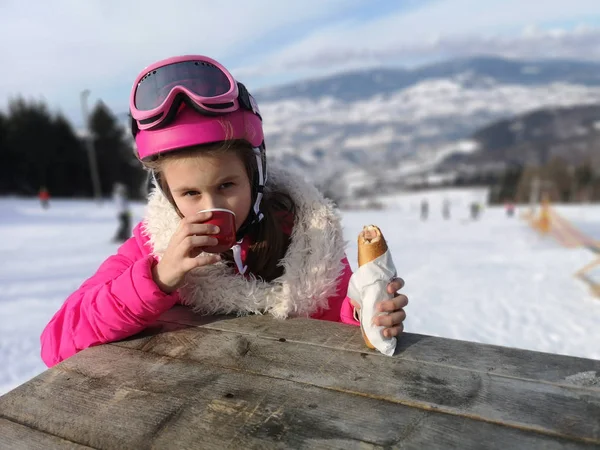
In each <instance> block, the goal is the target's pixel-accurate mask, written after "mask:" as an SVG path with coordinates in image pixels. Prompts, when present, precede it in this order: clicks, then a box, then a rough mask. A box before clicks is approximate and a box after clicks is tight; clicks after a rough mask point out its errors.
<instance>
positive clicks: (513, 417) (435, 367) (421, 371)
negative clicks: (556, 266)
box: [113, 327, 600, 444]
mask: <svg viewBox="0 0 600 450" xmlns="http://www.w3.org/2000/svg"><path fill="white" fill-rule="evenodd" d="M113 345H124V346H126V347H128V348H138V349H139V350H141V351H145V352H152V353H155V354H157V355H163V356H169V357H173V358H180V359H182V360H190V361H197V362H199V363H202V364H203V365H206V364H208V365H211V366H216V367H225V368H229V369H234V370H241V371H245V372H248V373H252V374H260V375H263V376H268V377H271V378H276V379H284V380H293V381H295V382H299V383H303V384H307V385H311V386H319V387H323V388H326V389H330V390H335V391H340V392H347V393H353V394H355V395H362V396H366V397H371V398H377V399H380V400H384V401H388V402H395V403H401V404H405V405H408V406H413V407H417V408H421V409H423V410H436V411H440V412H445V413H447V414H452V415H459V416H464V417H470V418H473V419H476V420H482V421H487V422H493V423H498V424H503V425H506V426H510V427H514V428H522V429H529V430H532V431H537V432H541V433H546V434H548V435H552V436H562V437H566V438H571V439H575V440H582V441H586V442H593V443H597V444H600V390H598V389H595V388H590V387H583V386H575V385H573V386H568V387H563V386H560V385H554V384H549V383H538V382H535V381H530V380H522V379H518V378H513V377H505V376H497V375H495V374H482V373H480V372H473V371H470V370H467V369H462V368H456V367H453V366H444V365H441V364H429V363H426V362H422V361H421V362H419V361H412V360H402V359H399V358H389V357H379V356H378V355H372V354H368V353H359V352H341V351H340V350H337V349H332V348H327V347H321V348H319V351H315V347H314V346H312V345H307V344H305V343H302V342H293V341H288V340H285V339H283V338H282V341H279V340H273V339H265V338H262V337H257V336H251V335H240V334H236V333H231V332H226V331H221V330H216V329H209V328H202V327H199V328H193V327H191V328H187V329H182V330H178V331H174V332H167V333H162V334H159V335H157V336H156V337H154V338H148V337H146V338H142V339H140V340H139V341H135V340H134V341H129V342H127V343H116V344H113Z"/></svg>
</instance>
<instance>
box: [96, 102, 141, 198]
mask: <svg viewBox="0 0 600 450" xmlns="http://www.w3.org/2000/svg"><path fill="white" fill-rule="evenodd" d="M90 129H91V132H92V138H93V143H94V149H95V153H96V158H97V161H98V171H99V173H100V183H101V187H102V193H103V194H104V195H110V193H111V192H112V189H113V186H114V184H115V183H117V182H120V183H123V184H125V185H126V186H127V188H128V190H129V194H130V195H132V196H135V197H137V196H139V195H140V189H141V188H140V187H141V186H143V183H144V181H145V179H146V175H145V172H144V170H143V168H142V167H141V164H140V163H139V162H138V161H137V159H136V157H135V155H134V153H133V148H132V145H131V144H130V143H129V141H128V140H127V138H126V137H125V129H124V127H122V126H121V125H120V124H119V123H118V121H117V119H116V117H115V116H114V115H113V114H112V112H111V111H110V110H109V109H108V107H107V106H106V105H105V104H104V103H103V102H98V104H97V105H96V107H95V108H94V111H93V112H92V114H91V116H90Z"/></svg>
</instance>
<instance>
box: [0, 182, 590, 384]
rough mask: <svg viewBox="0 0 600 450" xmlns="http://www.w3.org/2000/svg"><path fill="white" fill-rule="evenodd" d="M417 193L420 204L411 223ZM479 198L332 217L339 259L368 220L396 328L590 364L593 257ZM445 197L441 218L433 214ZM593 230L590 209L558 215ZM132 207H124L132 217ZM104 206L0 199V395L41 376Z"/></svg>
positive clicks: (103, 218) (395, 204)
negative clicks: (50, 328) (45, 344)
mask: <svg viewBox="0 0 600 450" xmlns="http://www.w3.org/2000/svg"><path fill="white" fill-rule="evenodd" d="M423 195H425V196H427V198H428V199H429V201H430V204H431V217H430V220H429V221H427V222H424V223H423V222H421V221H420V220H419V218H418V208H417V207H416V205H418V202H420V200H421V198H422V197H423ZM484 196H485V192H483V191H468V190H454V191H448V192H443V191H442V192H432V193H427V194H422V193H419V194H410V195H405V196H394V197H391V196H390V197H387V198H385V199H384V200H383V201H384V203H386V204H388V205H389V207H390V209H389V210H386V211H361V212H357V211H352V212H350V211H348V212H344V213H343V223H344V227H345V237H346V239H347V240H348V241H349V248H348V255H349V258H350V261H351V264H353V265H354V266H356V244H355V240H356V235H357V233H358V232H359V231H360V229H361V227H362V226H363V225H365V224H369V223H375V224H378V225H380V226H381V227H382V229H383V231H384V233H385V234H386V236H387V238H388V240H389V244H390V247H391V249H392V253H393V256H394V259H395V261H396V265H397V267H398V270H399V273H400V275H401V276H403V277H404V278H405V280H406V282H407V285H406V289H405V292H406V293H407V295H408V296H409V297H410V305H409V307H408V309H407V313H408V319H407V321H406V330H407V331H410V332H415V333H424V334H431V335H437V336H444V337H449V338H457V339H465V340H471V341H478V342H485V343H493V344H499V345H507V346H514V347H520V348H527V349H532V350H541V351H547V352H555V353H561V354H567V355H575V356H583V357H588V358H595V359H600V346H598V342H600V327H598V323H600V301H599V300H597V299H595V298H593V297H592V296H591V295H590V294H589V292H588V290H587V288H586V287H585V286H583V285H581V284H580V283H579V282H578V281H577V280H575V279H574V278H573V277H572V275H571V274H572V273H573V272H574V271H575V270H576V269H578V268H579V267H580V266H582V265H583V264H585V263H587V262H588V261H590V260H591V259H592V256H591V254H590V253H589V252H588V251H584V250H565V249H562V248H560V247H558V246H557V245H556V244H555V243H554V242H552V241H550V240H544V239H541V238H539V237H538V236H536V235H535V234H534V233H533V232H532V231H531V230H530V229H529V228H528V227H527V226H526V225H525V224H524V223H523V222H522V221H520V220H518V219H516V218H513V219H507V218H505V216H504V214H503V211H502V210H501V209H494V208H492V209H484V212H483V216H482V218H481V220H480V221H478V222H471V221H469V220H468V218H467V217H468V212H467V207H468V204H469V203H470V202H471V201H473V200H476V201H481V200H482V197H484ZM444 198H449V199H450V200H451V201H452V205H453V209H452V219H451V220H449V221H444V220H443V219H442V218H441V213H440V205H441V202H442V201H443V199H444ZM567 209H568V210H569V211H570V214H571V215H572V216H573V217H578V218H579V219H580V220H583V219H581V218H584V219H585V220H583V221H586V223H588V224H589V226H590V227H592V226H594V227H596V228H599V224H600V206H594V207H589V208H581V207H569V208H567ZM142 211H143V205H135V215H136V216H137V217H141V214H142ZM115 229H116V220H115V211H114V209H113V207H112V205H111V204H110V203H107V204H105V205H104V206H103V207H101V208H98V207H96V205H95V204H94V203H92V202H85V201H55V202H53V203H52V207H51V208H50V209H49V210H47V211H43V210H41V209H40V207H39V205H38V203H37V202H36V201H34V200H17V199H0V236H1V239H0V253H1V254H2V255H3V258H2V260H1V261H0V394H1V393H4V392H6V391H8V390H10V389H12V388H13V387H15V386H17V385H19V384H20V383H23V382H24V381H26V380H28V379H29V378H31V377H33V376H35V375H36V374H38V373H40V372H41V371H43V370H44V369H45V366H44V364H43V363H42V361H41V360H40V358H39V353H40V347H39V336H40V333H41V331H42V329H43V327H44V326H45V325H46V323H47V322H48V321H49V320H50V318H51V317H52V315H53V314H54V313H55V312H56V311H57V310H58V308H59V307H60V305H61V304H62V303H63V301H64V300H65V299H66V298H67V296H68V295H69V294H70V293H71V292H72V291H73V290H75V289H77V287H78V286H79V285H80V284H81V283H82V282H83V281H84V280H85V279H86V278H87V277H89V276H90V275H92V273H93V272H94V271H95V270H96V269H97V268H98V266H99V264H100V263H101V262H102V261H103V260H104V259H105V258H106V257H107V256H108V255H110V254H111V253H113V252H115V251H116V249H117V246H116V245H115V244H111V243H110V239H111V237H112V234H113V233H114V231H115Z"/></svg>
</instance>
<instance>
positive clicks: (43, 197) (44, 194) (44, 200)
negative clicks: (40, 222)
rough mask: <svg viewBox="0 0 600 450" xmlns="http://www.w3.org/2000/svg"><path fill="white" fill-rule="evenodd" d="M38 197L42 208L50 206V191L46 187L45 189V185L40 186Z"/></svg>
mask: <svg viewBox="0 0 600 450" xmlns="http://www.w3.org/2000/svg"><path fill="white" fill-rule="evenodd" d="M38 198H39V199H40V204H41V205H42V208H44V209H48V208H49V207H50V193H49V192H48V189H46V187H45V186H42V188H41V189H40V192H39V194H38Z"/></svg>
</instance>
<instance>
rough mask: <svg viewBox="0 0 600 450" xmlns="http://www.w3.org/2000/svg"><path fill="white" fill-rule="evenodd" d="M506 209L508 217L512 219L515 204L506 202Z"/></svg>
mask: <svg viewBox="0 0 600 450" xmlns="http://www.w3.org/2000/svg"><path fill="white" fill-rule="evenodd" d="M504 208H505V209H506V215H507V216H508V217H512V216H514V214H515V204H514V203H513V202H510V201H509V202H506V204H505V205H504Z"/></svg>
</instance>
